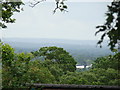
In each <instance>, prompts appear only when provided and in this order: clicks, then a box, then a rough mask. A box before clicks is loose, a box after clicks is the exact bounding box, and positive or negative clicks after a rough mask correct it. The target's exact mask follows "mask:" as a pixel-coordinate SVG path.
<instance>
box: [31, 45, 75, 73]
mask: <svg viewBox="0 0 120 90" xmlns="http://www.w3.org/2000/svg"><path fill="white" fill-rule="evenodd" d="M33 54H34V55H35V56H36V55H37V56H41V57H43V58H44V60H51V62H53V63H55V64H57V65H59V67H60V68H61V69H62V70H63V71H64V72H66V71H71V72H73V71H75V70H76V61H75V60H74V58H73V57H72V56H71V55H70V54H69V53H68V52H66V51H65V50H64V49H63V48H58V47H55V46H53V47H43V48H40V49H39V51H36V52H35V53H33Z"/></svg>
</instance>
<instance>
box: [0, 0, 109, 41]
mask: <svg viewBox="0 0 120 90" xmlns="http://www.w3.org/2000/svg"><path fill="white" fill-rule="evenodd" d="M66 4H67V6H68V11H69V12H67V13H61V12H60V11H59V10H58V11H57V12H56V13H55V14H53V10H54V8H55V3H54V2H43V3H41V4H39V5H37V6H35V7H34V8H31V7H29V6H28V5H26V6H24V11H22V12H21V13H15V14H14V17H15V18H16V22H15V23H14V24H8V25H7V26H8V28H7V29H6V30H2V37H15V38H16V37H19V38H56V39H73V40H98V38H99V36H97V37H96V36H95V35H94V34H95V32H96V28H95V27H96V26H97V25H101V24H103V23H104V22H105V12H106V11H107V5H108V4H110V2H67V3H66ZM0 33H1V32H0ZM0 35H1V34H0Z"/></svg>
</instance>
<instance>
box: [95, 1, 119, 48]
mask: <svg viewBox="0 0 120 90" xmlns="http://www.w3.org/2000/svg"><path fill="white" fill-rule="evenodd" d="M106 16H107V18H106V22H105V24H104V25H100V26H97V27H96V28H98V29H99V30H98V31H97V32H96V34H98V33H99V32H104V33H103V34H102V36H101V39H100V40H99V41H98V44H100V46H101V43H102V42H103V40H104V37H105V36H108V37H109V43H108V46H110V49H111V50H114V48H115V46H116V44H117V43H118V41H119V40H120V1H118V2H117V1H114V2H112V3H111V5H109V6H108V11H107V13H106ZM96 34H95V35H96Z"/></svg>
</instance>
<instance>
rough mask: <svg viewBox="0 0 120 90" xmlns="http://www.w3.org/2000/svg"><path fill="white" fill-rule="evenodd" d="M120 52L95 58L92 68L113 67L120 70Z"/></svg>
mask: <svg viewBox="0 0 120 90" xmlns="http://www.w3.org/2000/svg"><path fill="white" fill-rule="evenodd" d="M119 64H120V53H116V54H115V55H113V56H112V55H109V56H106V57H101V58H97V59H96V60H95V62H94V63H93V66H92V68H103V69H108V68H113V69H115V70H120V65H119Z"/></svg>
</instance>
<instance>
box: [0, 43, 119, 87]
mask: <svg viewBox="0 0 120 90" xmlns="http://www.w3.org/2000/svg"><path fill="white" fill-rule="evenodd" d="M0 45H1V46H2V52H3V53H2V59H3V65H2V66H3V67H2V85H3V87H4V88H10V87H12V88H14V87H15V88H16V87H25V84H26V83H31V84H33V83H45V84H46V83H47V84H50V83H53V84H79V85H120V78H119V77H120V74H119V71H120V68H119V60H120V53H116V54H115V55H110V56H106V57H101V58H98V59H96V61H95V62H94V63H93V67H92V68H91V69H90V70H87V71H82V72H76V71H72V72H71V70H69V69H71V68H70V67H71V65H73V67H74V66H75V62H74V64H73V63H70V66H69V65H68V64H67V63H69V60H74V59H73V58H72V56H71V55H69V53H68V52H66V51H65V50H64V49H63V48H58V47H43V48H41V49H39V51H36V52H37V53H36V52H32V53H17V54H16V53H14V49H13V48H12V47H11V46H10V45H8V44H3V43H1V44H0ZM62 55H63V56H62ZM36 56H37V57H39V56H42V57H44V60H40V58H36ZM65 60H66V61H65ZM64 63H65V64H64ZM62 65H64V67H63V66H62ZM68 66H69V67H68ZM66 68H67V69H66ZM68 68H69V69H68Z"/></svg>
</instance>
